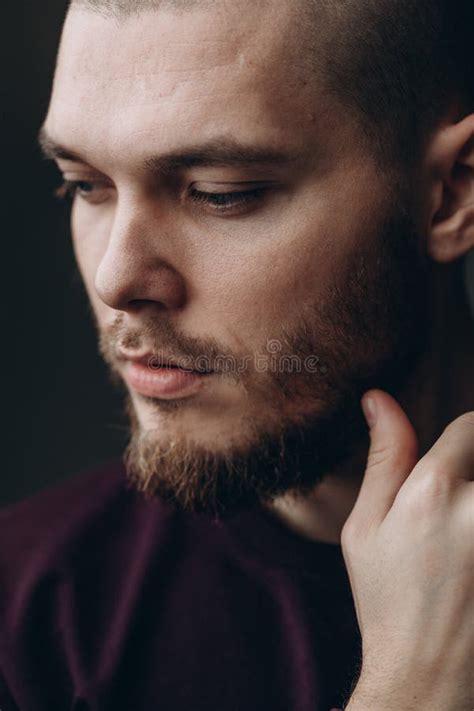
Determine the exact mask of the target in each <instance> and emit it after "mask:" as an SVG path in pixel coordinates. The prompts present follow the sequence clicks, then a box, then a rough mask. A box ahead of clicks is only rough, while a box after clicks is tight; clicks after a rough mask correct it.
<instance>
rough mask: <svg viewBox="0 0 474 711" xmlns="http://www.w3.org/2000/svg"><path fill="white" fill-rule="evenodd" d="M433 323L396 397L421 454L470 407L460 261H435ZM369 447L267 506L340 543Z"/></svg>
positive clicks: (305, 532) (468, 326)
mask: <svg viewBox="0 0 474 711" xmlns="http://www.w3.org/2000/svg"><path fill="white" fill-rule="evenodd" d="M432 271H433V274H432V280H431V288H432V293H431V302H432V304H433V314H434V319H433V327H432V329H431V333H430V336H429V344H428V347H427V349H426V351H425V354H424V356H423V358H422V359H421V360H420V362H419V363H418V365H417V367H416V369H415V370H414V371H413V373H412V375H411V377H410V379H409V381H408V382H407V384H406V386H405V388H404V390H403V391H402V392H401V393H400V395H399V398H398V400H399V402H400V404H401V406H402V407H403V409H404V410H405V412H406V413H407V415H408V417H409V418H410V420H411V422H412V424H413V426H414V427H415V430H416V432H417V434H418V440H419V447H420V450H419V451H420V457H421V456H423V455H424V454H425V453H426V452H427V451H428V450H429V449H430V447H431V446H432V445H433V444H434V443H435V441H436V440H437V439H438V437H439V436H440V435H441V433H442V431H443V429H444V428H445V427H446V425H447V424H449V422H451V421H452V420H453V419H455V418H456V417H458V416H459V415H461V414H462V413H463V412H467V411H468V410H473V409H474V382H473V378H472V366H473V363H474V322H473V316H472V312H471V309H470V306H469V303H468V298H467V293H466V288H465V277H464V264H463V262H456V263H454V264H450V265H443V266H441V265H436V264H435V265H433V270H432ZM367 455H368V446H367V444H366V443H363V444H361V445H360V446H359V448H358V449H357V450H356V451H355V452H354V454H353V455H352V457H351V458H350V460H348V461H347V462H345V464H344V465H343V466H342V467H341V468H340V469H338V470H337V471H334V472H332V473H331V474H329V475H328V476H327V477H326V478H325V479H324V480H323V482H322V483H321V484H319V485H318V487H317V488H316V489H315V490H314V491H313V492H312V493H311V494H310V495H308V496H306V497H300V498H293V497H291V496H289V495H287V496H284V497H281V498H279V499H278V500H276V501H275V502H274V503H273V504H272V506H271V509H272V510H273V512H274V514H275V515H276V516H277V517H278V518H280V519H281V520H282V521H283V522H284V523H285V524H286V525H287V526H288V527H289V528H290V529H292V530H293V531H295V532H296V533H299V534H300V535H302V536H304V537H305V538H309V539H311V540H314V541H323V542H326V543H339V542H340V535H341V530H342V527H343V525H344V522H345V520H346V519H347V517H348V515H349V513H350V512H351V510H352V508H353V506H354V503H355V501H356V498H357V495H358V492H359V489H360V485H361V482H362V479H363V476H364V471H365V466H366V462H367Z"/></svg>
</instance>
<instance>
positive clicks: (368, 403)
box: [362, 395, 377, 427]
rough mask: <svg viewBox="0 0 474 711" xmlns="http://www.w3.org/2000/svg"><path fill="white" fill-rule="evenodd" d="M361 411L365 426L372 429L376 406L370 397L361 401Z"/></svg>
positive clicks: (375, 418)
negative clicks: (365, 422)
mask: <svg viewBox="0 0 474 711" xmlns="http://www.w3.org/2000/svg"><path fill="white" fill-rule="evenodd" d="M362 409H363V411H364V415H365V419H366V420H367V424H368V425H369V427H373V426H374V425H375V422H376V420H377V405H376V403H375V400H374V398H373V397H372V396H371V395H367V396H366V397H364V398H363V399H362Z"/></svg>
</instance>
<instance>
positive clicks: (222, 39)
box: [46, 0, 322, 159]
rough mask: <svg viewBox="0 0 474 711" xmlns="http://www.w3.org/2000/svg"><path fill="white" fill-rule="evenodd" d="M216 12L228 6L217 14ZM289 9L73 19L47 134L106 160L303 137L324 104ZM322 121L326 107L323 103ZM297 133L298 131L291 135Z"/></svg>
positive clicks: (79, 14)
mask: <svg viewBox="0 0 474 711" xmlns="http://www.w3.org/2000/svg"><path fill="white" fill-rule="evenodd" d="M216 8H220V10H219V9H216ZM300 36H301V33H299V32H298V29H297V22H296V21H295V14H294V13H292V12H291V3H287V2H285V1H283V0H282V1H281V2H279V3H273V2H269V3H267V2H265V0H259V2H258V3H255V2H247V1H245V2H236V3H227V2H225V3H222V4H221V3H219V4H217V3H216V4H215V5H214V9H213V8H212V7H209V5H204V6H202V7H199V6H198V7H195V8H193V9H191V10H188V11H185V12H173V11H170V10H165V9H163V10H158V11H151V12H143V13H140V14H139V15H137V16H132V17H128V18H126V19H123V20H115V19H111V18H104V17H102V16H100V15H98V14H96V13H93V12H90V11H84V10H73V11H71V12H70V13H69V15H68V18H67V20H66V24H65V28H64V33H63V38H62V42H61V48H60V53H59V58H58V65H57V71H56V76H55V82H54V88H53V95H52V100H51V105H50V110H49V114H48V119H47V122H46V123H47V128H48V131H49V132H50V133H51V134H52V135H53V136H54V137H55V138H57V139H58V140H61V141H62V142H63V143H66V144H68V146H70V147H71V148H74V147H75V146H77V147H81V149H82V148H84V147H86V148H87V147H88V146H91V149H92V147H94V150H95V151H97V149H98V148H99V147H100V152H101V154H103V156H104V159H105V158H108V159H110V158H112V157H117V156H118V155H120V154H123V155H125V154H127V153H128V152H130V151H131V150H133V151H135V152H136V151H137V150H138V147H140V150H143V153H144V154H145V153H147V152H149V151H150V149H151V148H153V149H154V150H156V146H157V143H159V144H160V146H162V147H163V149H164V150H168V149H169V150H172V149H173V148H175V147H176V144H179V143H180V142H183V141H187V142H189V141H191V142H192V141H194V140H198V141H203V140H204V141H205V140H207V139H212V138H213V137H215V136H216V135H219V136H226V135H228V136H230V137H232V138H234V139H241V140H242V141H248V139H249V138H250V137H251V139H252V140H253V141H259V140H260V139H261V140H262V141H263V140H264V141H265V142H266V143H267V144H268V143H272V141H274V142H275V143H278V144H280V143H281V142H282V140H285V141H286V142H287V143H288V142H291V140H292V136H293V134H294V140H295V141H297V140H301V135H300V134H301V130H299V129H301V128H304V127H305V126H306V127H308V128H310V127H311V124H312V122H313V121H314V117H315V112H316V110H317V105H318V102H317V101H316V100H315V96H314V82H311V81H308V72H307V70H306V69H305V68H304V66H303V65H304V61H302V56H303V57H304V53H303V52H302V51H301V39H299V40H298V37H300ZM319 112H320V114H322V106H321V104H319ZM291 128H294V129H295V130H294V131H293V132H292V130H291Z"/></svg>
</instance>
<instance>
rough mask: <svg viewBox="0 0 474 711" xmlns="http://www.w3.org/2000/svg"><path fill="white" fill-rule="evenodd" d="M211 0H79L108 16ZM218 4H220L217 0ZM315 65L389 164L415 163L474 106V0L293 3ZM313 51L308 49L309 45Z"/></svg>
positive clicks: (316, 0)
mask: <svg viewBox="0 0 474 711" xmlns="http://www.w3.org/2000/svg"><path fill="white" fill-rule="evenodd" d="M199 1H201V2H203V1H204V0H72V2H71V4H72V5H79V6H84V7H86V8H88V9H91V10H94V11H96V12H100V13H102V14H105V15H110V16H117V15H122V14H125V15H129V14H134V13H137V12H140V11H143V10H148V9H157V8H159V7H161V6H168V7H174V8H179V9H186V8H187V7H192V6H193V5H195V4H197V3H198V2H199ZM213 2H216V0H213ZM291 2H292V3H294V7H295V21H299V20H300V17H301V16H300V13H299V11H300V10H303V11H304V14H303V16H304V17H305V19H306V22H305V24H306V29H307V31H308V36H309V37H310V45H309V46H310V50H311V51H310V55H311V58H313V60H312V61H311V63H312V64H313V65H314V67H315V69H316V70H317V71H318V73H319V74H320V78H321V80H322V81H323V82H324V84H325V86H326V87H327V88H328V89H329V91H331V92H333V93H334V95H335V96H336V97H337V99H338V100H339V102H340V103H342V104H343V105H346V106H347V108H348V110H353V109H354V108H355V109H356V111H355V112H354V117H355V118H357V119H359V120H360V122H361V125H362V127H363V129H364V132H365V135H366V137H367V141H368V143H369V144H370V147H371V149H372V150H373V152H374V154H375V155H376V157H377V158H378V159H379V161H380V162H381V163H383V164H384V165H387V164H392V165H393V164H394V163H395V164H399V165H405V166H406V165H409V164H412V163H415V162H416V160H417V158H418V157H419V155H420V152H421V150H422V149H423V146H424V144H425V142H426V140H427V138H428V137H429V135H430V133H431V131H432V130H433V128H434V127H435V125H436V124H437V123H438V122H439V121H440V120H441V118H442V117H443V114H444V113H445V112H446V111H447V109H448V107H449V106H450V105H454V104H455V102H456V101H457V102H458V103H459V114H460V115H459V118H460V117H462V115H465V114H467V113H469V112H470V111H471V110H472V109H473V106H474V61H472V57H471V48H472V29H473V27H474V0H291ZM304 46H306V44H305V45H304Z"/></svg>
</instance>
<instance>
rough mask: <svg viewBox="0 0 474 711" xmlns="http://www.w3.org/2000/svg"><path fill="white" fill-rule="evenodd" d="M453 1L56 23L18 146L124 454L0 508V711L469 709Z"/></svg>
mask: <svg viewBox="0 0 474 711" xmlns="http://www.w3.org/2000/svg"><path fill="white" fill-rule="evenodd" d="M467 5H468V4H467V3H465V4H463V3H460V4H459V5H458V6H456V7H454V6H453V5H451V7H450V8H448V7H447V5H446V6H445V3H444V2H442V1H441V0H439V2H433V1H432V0H431V1H430V2H427V1H426V2H425V1H423V0H422V1H421V2H417V3H416V6H415V5H414V4H413V3H411V2H405V1H404V0H358V1H357V2H356V1H355V0H341V1H340V2H325V1H324V0H298V1H297V2H295V1H294V0H292V1H291V2H290V0H288V1H287V0H278V2H277V1H276V0H260V1H259V2H258V3H255V2H249V0H236V1H235V2H232V3H227V2H224V1H223V0H222V1H220V0H213V1H212V2H208V1H206V0H195V1H191V0H189V1H186V0H182V1H180V2H178V0H169V1H167V2H165V1H163V2H159V0H155V1H153V0H148V1H145V0H136V1H135V2H132V1H131V0H129V1H127V0H120V1H119V0H115V1H114V0H108V1H106V0H102V1H101V0H81V1H80V0H75V2H73V3H72V6H71V8H70V11H69V13H68V16H67V20H66V24H65V28H64V34H63V38H62V43H61V49H60V53H59V58H58V65H57V71H56V77H55V82H54V89H53V94H52V99H51V104H50V108H49V112H48V116H47V118H46V121H45V124H44V127H43V129H42V131H41V143H42V146H43V149H44V151H45V153H46V154H47V155H48V156H49V157H51V158H53V159H54V160H56V162H57V165H58V167H59V169H60V171H61V173H62V174H63V176H64V181H65V182H64V185H63V187H62V188H61V191H60V192H61V193H62V194H63V195H64V196H68V195H69V196H71V197H72V231H73V241H74V248H75V253H76V256H77V261H78V265H79V267H80V270H81V273H82V276H83V279H84V283H85V286H86V289H87V292H88V295H89V298H90V301H91V304H92V307H93V312H94V316H95V319H96V323H97V327H98V331H99V337H100V346H101V351H102V353H103V355H104V357H105V359H106V361H107V362H108V364H109V365H110V367H111V371H112V372H113V374H114V377H115V379H116V381H117V382H118V383H121V384H123V386H124V391H125V395H126V398H127V402H128V410H129V413H130V419H131V441H130V445H129V448H128V450H127V456H126V470H125V471H122V469H121V468H120V467H119V466H111V467H109V468H106V469H104V470H100V471H97V472H93V473H91V474H89V475H87V476H83V477H79V478H76V479H74V480H73V481H70V482H67V483H65V484H62V485H61V486H59V487H56V488H55V489H52V490H51V491H49V492H45V493H43V494H41V495H39V496H36V497H33V498H32V499H31V500H28V501H25V502H22V503H20V504H17V505H15V506H13V507H10V508H9V509H7V510H5V511H4V512H3V514H2V533H3V541H4V545H3V548H4V551H3V553H2V564H1V569H2V588H1V597H2V602H1V617H0V670H1V676H2V680H1V683H0V689H1V691H0V707H1V708H2V711H9V710H10V709H21V710H22V711H23V710H24V711H39V710H43V709H48V711H51V710H52V709H58V710H59V709H74V711H79V710H82V711H83V710H85V709H101V710H102V709H113V710H114V711H115V710H116V709H127V710H130V711H138V710H140V709H160V710H163V711H167V710H173V711H181V710H183V711H184V709H186V710H187V711H190V710H193V709H196V710H200V709H218V710H219V711H228V710H230V709H233V710H235V711H237V710H238V711H240V710H242V711H249V710H251V709H261V710H264V709H265V710H266V709H269V710H270V709H271V710H277V709H278V710H279V709H281V710H282V711H283V710H285V711H288V710H289V709H291V711H316V710H321V711H329V709H330V708H332V707H342V706H344V707H345V708H347V709H348V710H349V711H362V710H363V711H367V710H369V709H370V710H371V711H372V710H373V711H375V710H377V711H380V710H382V709H383V711H395V710H396V711H411V710H412V709H417V711H425V710H426V711H427V710H428V709H429V711H468V709H470V708H471V705H472V681H473V680H472V670H471V657H470V654H471V653H472V645H473V629H472V627H473V625H472V620H473V618H472V612H473V610H472V605H471V604H470V596H469V585H470V583H472V579H471V578H470V573H469V565H470V564H472V558H473V550H472V508H471V507H472V503H473V501H472V481H471V480H472V474H473V470H474V461H473V460H474V452H473V445H474V437H473V429H474V419H473V417H474V416H473V413H472V409H473V403H474V385H473V381H472V362H473V361H472V358H473V355H474V337H473V329H472V316H471V314H470V311H469V306H468V301H467V297H466V292H465V289H464V284H463V265H464V257H465V256H466V255H467V254H468V252H469V251H470V250H471V249H472V247H473V245H474V231H473V227H472V226H473V224H474V114H473V113H472V106H473V96H472V92H471V89H472V87H471V86H470V84H469V79H470V77H469V65H468V50H467V46H468V43H467V36H468V29H467V28H468V27H469V25H468V19H469V18H468V15H469V8H468V6H467ZM92 406H93V404H92ZM369 435H370V437H369ZM341 542H342V547H341V545H340V544H341Z"/></svg>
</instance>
